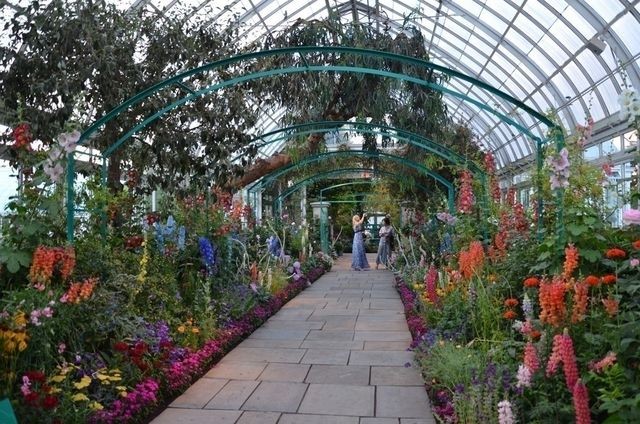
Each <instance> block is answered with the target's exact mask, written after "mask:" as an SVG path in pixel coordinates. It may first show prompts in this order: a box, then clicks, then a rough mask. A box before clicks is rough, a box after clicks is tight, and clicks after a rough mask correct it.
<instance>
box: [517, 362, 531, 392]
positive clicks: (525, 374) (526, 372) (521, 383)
mask: <svg viewBox="0 0 640 424" xmlns="http://www.w3.org/2000/svg"><path fill="white" fill-rule="evenodd" d="M516 378H517V380H518V382H517V383H516V387H531V370H530V369H529V367H527V366H526V365H525V364H520V366H519V367H518V374H517V376H516Z"/></svg>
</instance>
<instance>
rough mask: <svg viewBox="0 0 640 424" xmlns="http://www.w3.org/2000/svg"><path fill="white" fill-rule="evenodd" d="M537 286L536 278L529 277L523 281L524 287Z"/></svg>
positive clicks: (538, 281)
mask: <svg viewBox="0 0 640 424" xmlns="http://www.w3.org/2000/svg"><path fill="white" fill-rule="evenodd" d="M539 284H540V280H538V279H537V278H536V277H529V278H527V279H526V280H524V286H525V287H538V285H539Z"/></svg>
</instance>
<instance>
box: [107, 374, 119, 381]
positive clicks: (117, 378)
mask: <svg viewBox="0 0 640 424" xmlns="http://www.w3.org/2000/svg"><path fill="white" fill-rule="evenodd" d="M108 379H109V381H120V380H122V377H120V375H118V374H116V375H110V376H109V377H108Z"/></svg>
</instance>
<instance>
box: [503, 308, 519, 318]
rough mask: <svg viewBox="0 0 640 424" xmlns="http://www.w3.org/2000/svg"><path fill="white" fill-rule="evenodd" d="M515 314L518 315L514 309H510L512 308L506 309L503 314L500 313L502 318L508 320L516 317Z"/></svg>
mask: <svg viewBox="0 0 640 424" xmlns="http://www.w3.org/2000/svg"><path fill="white" fill-rule="evenodd" d="M517 316H518V314H516V313H515V312H514V311H512V310H508V311H506V312H505V313H504V314H502V317H503V318H504V319H509V320H511V319H516V317H517Z"/></svg>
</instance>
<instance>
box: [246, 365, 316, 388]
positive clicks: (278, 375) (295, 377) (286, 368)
mask: <svg viewBox="0 0 640 424" xmlns="http://www.w3.org/2000/svg"><path fill="white" fill-rule="evenodd" d="M309 368H311V365H309V364H279V363H270V364H269V365H267V367H266V368H265V369H264V371H263V372H262V374H260V376H259V377H258V379H259V380H265V381H292V382H296V383H301V382H303V381H304V379H305V377H306V376H307V374H308V373H309Z"/></svg>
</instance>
